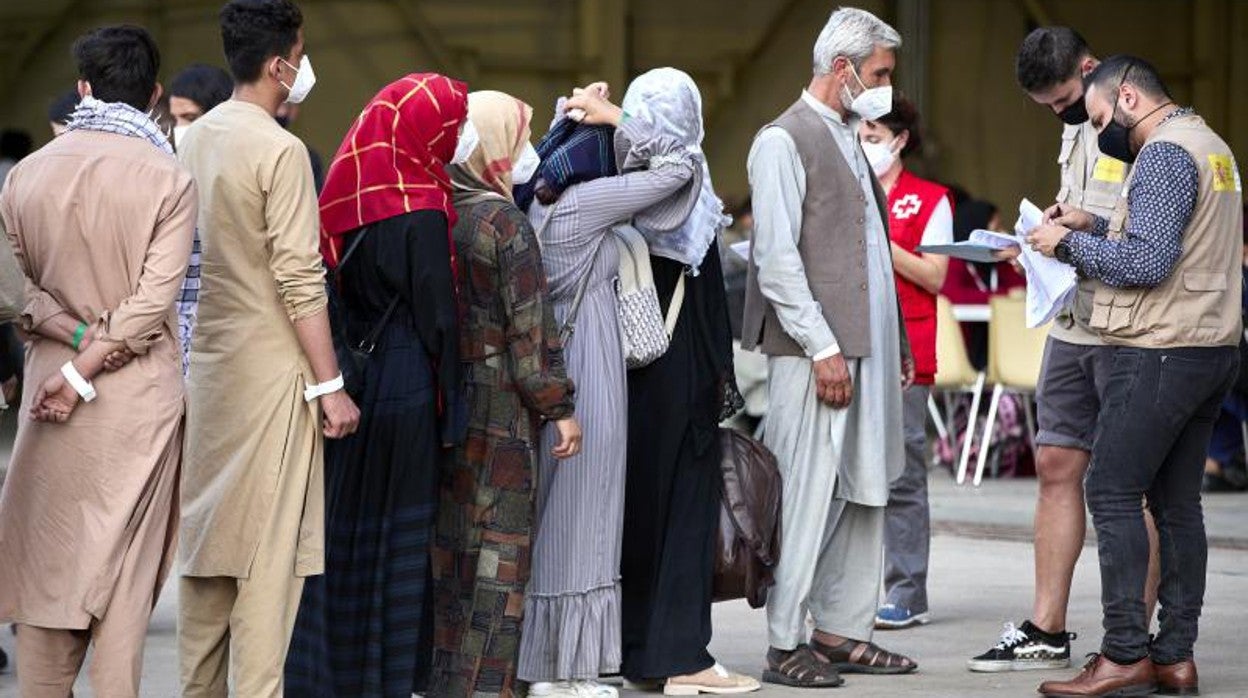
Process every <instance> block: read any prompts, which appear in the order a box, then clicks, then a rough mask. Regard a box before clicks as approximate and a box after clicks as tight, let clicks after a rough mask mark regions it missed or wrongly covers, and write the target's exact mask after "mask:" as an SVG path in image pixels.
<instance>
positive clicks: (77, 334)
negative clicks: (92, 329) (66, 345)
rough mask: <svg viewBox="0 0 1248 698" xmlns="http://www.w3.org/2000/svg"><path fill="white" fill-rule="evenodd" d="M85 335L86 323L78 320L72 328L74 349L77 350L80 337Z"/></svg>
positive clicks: (80, 343) (80, 342)
mask: <svg viewBox="0 0 1248 698" xmlns="http://www.w3.org/2000/svg"><path fill="white" fill-rule="evenodd" d="M86 336H87V323H85V322H80V323H78V327H77V328H76V329H75V330H74V351H78V347H80V346H82V338H83V337H86Z"/></svg>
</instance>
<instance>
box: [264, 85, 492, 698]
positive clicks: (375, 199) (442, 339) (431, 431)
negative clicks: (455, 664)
mask: <svg viewBox="0 0 1248 698" xmlns="http://www.w3.org/2000/svg"><path fill="white" fill-rule="evenodd" d="M467 113H468V92H467V88H466V86H465V85H464V84H463V83H461V82H457V81H455V80H451V79H448V78H445V77H443V76H441V75H433V74H412V75H408V76H406V77H404V78H402V79H400V80H397V81H395V82H393V83H391V84H390V85H387V86H386V87H385V88H383V89H382V90H381V91H380V92H379V93H378V94H377V96H376V97H374V98H373V100H372V101H371V102H369V103H368V105H367V106H366V107H365V108H364V111H363V112H362V113H361V114H360V116H359V118H358V119H356V121H355V124H354V125H353V126H352V127H351V130H350V131H348V132H347V135H346V138H344V139H343V142H342V146H341V147H340V148H339V149H338V153H337V155H336V156H335V157H334V160H333V162H332V163H331V164H330V166H329V171H328V173H327V175H326V180H325V189H324V191H323V192H322V193H321V199H320V201H321V225H322V232H321V250H322V254H323V255H324V257H325V262H326V264H327V265H328V266H329V267H330V268H331V269H336V270H337V277H336V279H337V283H338V284H339V286H338V290H339V291H340V293H341V296H342V303H343V307H344V315H345V316H346V319H347V326H346V328H345V330H346V335H347V337H348V339H349V341H351V343H352V344H355V343H357V342H360V341H361V340H362V339H364V338H368V339H369V340H370V343H371V342H372V340H374V339H375V348H374V349H373V351H372V353H371V354H370V355H369V356H368V358H367V360H366V362H365V364H364V367H363V370H362V371H361V376H360V380H359V383H360V386H359V387H358V389H357V390H356V392H357V395H356V400H357V402H358V403H359V405H360V413H361V416H360V426H359V430H358V431H357V432H356V433H355V435H353V436H352V437H351V438H347V439H343V440H341V441H339V442H337V443H335V444H333V446H332V447H330V448H327V449H326V457H325V493H326V494H325V508H326V511H325V522H326V524H325V526H326V533H325V538H326V541H327V543H326V550H325V574H324V575H323V576H321V577H316V578H312V579H309V580H308V583H307V585H306V586H305V589H304V595H303V600H302V604H301V606H300V609H299V617H298V620H297V621H296V626H295V635H294V639H293V641H292V642H291V648H290V652H289V655H288V656H287V660H286V695H287V696H318V698H321V697H325V696H339V697H342V698H346V697H348V696H350V697H351V698H356V697H357V696H377V697H393V696H402V697H403V698H407V696H410V695H411V694H412V692H413V690H415V689H416V688H418V687H419V685H414V681H416V682H418V683H419V682H420V681H421V679H420V678H419V677H421V676H423V675H424V674H425V673H426V672H427V669H428V658H429V656H430V651H431V650H430V648H431V644H430V643H431V639H432V638H431V637H428V634H427V632H424V630H423V629H425V628H426V627H427V625H428V626H431V624H432V619H431V618H426V617H424V615H425V614H424V609H425V608H426V598H425V595H426V593H427V592H428V590H427V589H426V580H427V579H428V573H429V570H428V554H429V535H430V529H431V528H432V525H433V521H434V515H435V512H436V509H437V482H438V473H439V470H440V469H441V466H442V464H443V461H444V459H446V458H447V457H448V456H449V453H450V452H449V450H448V449H449V447H452V446H454V445H456V444H457V443H458V442H459V441H460V439H461V438H462V433H463V428H464V419H465V415H464V411H463V410H462V409H461V407H460V405H461V404H462V400H461V398H460V389H459V383H460V375H459V371H460V364H459V358H460V357H459V331H458V326H457V309H456V296H455V278H454V274H455V272H454V269H455V261H454V255H453V250H454V247H453V245H452V242H451V236H450V230H451V227H452V226H453V225H454V222H455V210H454V207H453V205H452V199H451V183H450V179H449V177H448V176H447V173H446V170H445V167H446V165H449V164H451V163H453V162H456V161H458V159H462V155H466V152H465V153H460V152H457V144H458V145H459V146H464V147H468V146H470V145H471V143H472V141H473V140H474V139H473V137H472V134H471V132H470V129H471V127H470V125H467V126H466V125H465V124H466V117H467ZM461 129H463V130H464V131H465V132H464V133H462V136H461Z"/></svg>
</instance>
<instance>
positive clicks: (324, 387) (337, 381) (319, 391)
mask: <svg viewBox="0 0 1248 698" xmlns="http://www.w3.org/2000/svg"><path fill="white" fill-rule="evenodd" d="M346 385H347V384H346V382H345V381H344V380H342V374H341V373H339V374H338V376H337V377H336V378H332V379H330V380H327V381H325V382H324V383H318V384H316V385H309V386H308V387H307V390H304V391H303V399H304V401H305V402H312V401H313V400H315V399H317V398H319V397H322V396H324V395H329V394H330V393H336V392H338V391H339V390H342V389H343V388H344V387H346Z"/></svg>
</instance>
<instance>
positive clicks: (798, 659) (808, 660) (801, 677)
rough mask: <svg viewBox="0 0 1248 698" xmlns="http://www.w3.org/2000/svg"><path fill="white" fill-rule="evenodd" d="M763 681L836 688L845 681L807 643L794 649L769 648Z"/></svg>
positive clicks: (796, 686) (797, 686)
mask: <svg viewBox="0 0 1248 698" xmlns="http://www.w3.org/2000/svg"><path fill="white" fill-rule="evenodd" d="M763 681H766V682H767V683H774V684H779V685H781V686H792V687H794V688H836V687H837V686H840V685H841V684H843V683H845V679H842V678H841V675H840V674H839V673H837V671H836V669H834V668H833V667H832V665H830V664H828V663H827V662H825V661H823V660H822V659H820V658H819V657H818V656H817V655H816V654H815V653H814V652H812V651H810V647H808V646H806V645H798V646H797V649H794V650H792V651H785V650H778V649H776V648H774V647H772V648H769V649H768V650H767V671H764V672H763Z"/></svg>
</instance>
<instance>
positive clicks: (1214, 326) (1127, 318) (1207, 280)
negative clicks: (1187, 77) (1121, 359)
mask: <svg viewBox="0 0 1248 698" xmlns="http://www.w3.org/2000/svg"><path fill="white" fill-rule="evenodd" d="M1154 141H1168V142H1170V143H1175V144H1177V145H1179V146H1180V147H1182V148H1183V149H1184V150H1186V151H1187V152H1188V154H1190V155H1191V156H1192V160H1193V161H1195V163H1196V167H1197V169H1199V170H1200V192H1199V194H1198V195H1197V198H1196V208H1195V210H1194V211H1193V212H1192V219H1191V221H1190V222H1189V223H1188V224H1187V228H1186V229H1184V231H1183V252H1182V254H1181V255H1180V256H1179V261H1178V262H1177V263H1176V264H1175V267H1174V270H1173V272H1171V274H1170V276H1169V278H1167V279H1166V280H1165V281H1163V282H1162V283H1161V284H1160V285H1159V286H1156V287H1154V288H1111V287H1108V286H1102V287H1100V288H1099V289H1097V292H1096V297H1095V306H1094V308H1093V310H1092V320H1091V325H1092V327H1093V328H1094V329H1096V330H1098V331H1100V332H1101V335H1102V336H1103V337H1104V338H1105V341H1106V342H1108V343H1110V344H1119V345H1126V346H1135V347H1147V348H1154V349H1162V348H1169V347H1206V346H1237V345H1238V344H1239V338H1240V335H1241V333H1242V331H1243V326H1242V325H1243V321H1242V317H1241V314H1240V313H1241V310H1240V306H1241V303H1242V297H1241V293H1242V287H1243V276H1242V275H1241V270H1240V268H1241V264H1242V262H1241V260H1242V259H1243V247H1242V244H1243V205H1242V203H1241V201H1242V196H1243V195H1242V191H1243V187H1242V185H1241V183H1240V179H1239V170H1238V169H1237V167H1236V164H1235V156H1234V155H1233V154H1232V153H1231V149H1230V147H1229V146H1227V144H1226V142H1225V141H1223V140H1222V139H1221V138H1220V137H1219V136H1218V134H1216V133H1214V132H1213V130H1212V129H1210V128H1209V127H1208V126H1207V125H1205V121H1204V119H1201V118H1200V117H1199V116H1196V115H1194V114H1193V115H1189V116H1180V117H1176V118H1172V119H1170V120H1169V121H1166V122H1164V123H1162V124H1161V125H1160V126H1158V127H1157V129H1156V130H1154V131H1153V133H1152V135H1150V136H1149V138H1148V141H1147V142H1146V143H1145V145H1147V144H1148V143H1152V142H1154ZM1128 184H1129V183H1128ZM1126 220H1127V198H1126V196H1125V194H1124V195H1123V196H1121V197H1119V200H1118V204H1117V206H1116V207H1115V212H1114V215H1113V216H1112V217H1111V218H1110V223H1109V229H1110V233H1111V234H1121V233H1122V231H1123V230H1124V228H1125V225H1126Z"/></svg>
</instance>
